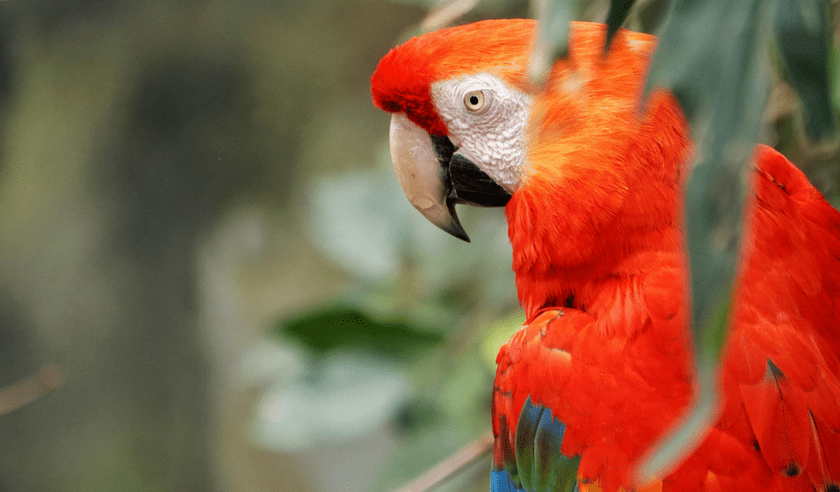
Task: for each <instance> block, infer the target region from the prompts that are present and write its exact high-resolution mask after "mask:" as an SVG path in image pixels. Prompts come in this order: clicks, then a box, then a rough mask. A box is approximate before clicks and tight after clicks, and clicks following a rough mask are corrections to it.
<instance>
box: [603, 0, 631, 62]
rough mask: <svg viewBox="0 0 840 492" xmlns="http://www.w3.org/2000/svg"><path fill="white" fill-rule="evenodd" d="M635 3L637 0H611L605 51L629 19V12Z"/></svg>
mask: <svg viewBox="0 0 840 492" xmlns="http://www.w3.org/2000/svg"><path fill="white" fill-rule="evenodd" d="M634 3H636V0H611V1H610V12H609V14H607V42H606V44H605V45H604V50H605V51H606V50H607V49H609V47H610V43H612V39H613V36H615V33H616V32H617V31H618V29H619V28H620V27H621V25H622V24H623V23H624V20H625V19H627V16H628V14H630V9H631V8H632V7H633V4H634Z"/></svg>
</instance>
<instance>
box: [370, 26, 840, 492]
mask: <svg viewBox="0 0 840 492" xmlns="http://www.w3.org/2000/svg"><path fill="white" fill-rule="evenodd" d="M534 27H535V24H534V23H533V21H522V20H510V21H505V20H502V21H485V22H482V23H476V24H472V25H468V26H460V27H456V28H451V29H446V30H443V31H439V32H437V33H432V34H429V35H425V36H422V37H419V38H414V39H412V40H410V41H408V42H407V43H405V44H404V45H402V46H401V47H398V48H395V49H394V50H392V51H391V52H390V53H389V54H388V55H386V57H385V58H383V60H382V61H381V62H380V65H379V67H378V68H377V71H376V73H375V74H374V76H373V78H372V86H373V97H374V102H375V104H376V105H377V106H379V107H380V108H383V109H385V110H387V111H392V112H397V111H402V112H405V113H406V114H407V115H408V117H409V118H410V119H411V120H412V121H414V122H415V123H417V124H418V125H420V126H421V127H423V128H425V129H426V130H427V131H429V133H431V134H438V135H444V134H446V133H447V130H446V127H445V125H443V123H442V122H441V121H440V119H439V117H438V116H437V113H436V111H435V108H434V104H433V101H432V100H431V95H430V87H431V84H432V83H434V82H436V81H438V80H443V79H446V78H452V77H457V76H459V75H462V74H468V73H479V72H486V73H492V74H495V75H497V76H499V77H501V78H503V79H504V80H505V81H507V82H508V83H509V84H511V85H512V86H514V87H518V88H520V89H521V90H524V91H528V92H530V93H532V94H534V96H535V103H534V109H533V111H532V117H531V122H530V130H529V131H530V133H529V135H528V137H529V148H528V160H527V165H526V169H525V173H526V175H525V176H524V177H523V179H522V184H521V186H520V187H519V189H518V190H516V192H515V193H513V196H512V198H511V199H510V201H509V202H508V205H507V208H506V215H507V218H508V226H509V230H508V233H509V237H510V241H511V244H512V246H513V269H514V271H515V273H516V285H517V289H518V294H519V298H520V302H521V303H522V305H523V306H524V307H525V310H526V315H527V317H528V318H529V321H528V322H527V323H526V324H525V325H524V326H523V328H522V329H521V330H520V331H519V332H517V333H516V334H515V335H514V336H513V337H512V338H511V339H510V340H509V341H508V342H507V344H505V345H504V346H503V347H502V348H501V350H500V352H499V355H498V358H497V363H498V370H497V375H496V383H495V387H494V397H493V430H494V433H495V435H496V446H495V448H494V457H493V461H494V466H496V467H497V468H501V467H504V466H505V465H511V464H515V459H516V452H515V449H514V448H515V447H516V446H517V445H518V443H517V440H516V436H515V435H514V434H515V433H516V431H517V424H518V419H519V418H520V412H521V409H522V408H523V405H524V404H525V402H526V400H528V399H529V398H530V403H531V404H533V405H536V406H542V407H545V408H548V409H550V410H551V415H552V416H553V417H554V418H557V419H559V420H560V421H561V422H562V423H563V424H565V430H564V433H563V437H562V446H561V452H562V454H563V455H564V456H566V457H569V458H572V457H575V456H579V457H580V463H579V467H578V475H577V477H578V481H579V483H580V484H581V490H591V489H592V487H594V486H597V487H599V488H600V489H601V490H603V491H607V492H612V491H615V490H619V489H620V488H623V489H625V490H630V489H632V488H634V487H636V486H637V485H639V484H634V483H633V482H632V478H631V477H632V472H633V470H634V467H635V466H636V465H637V464H638V463H639V461H640V459H641V458H642V457H643V455H644V453H645V452H646V451H647V450H649V449H650V447H651V446H652V445H654V444H655V443H656V442H657V440H658V439H660V438H661V437H663V435H664V434H665V433H666V432H667V431H668V430H669V429H671V428H672V427H673V425H674V424H675V423H676V421H677V419H678V418H679V417H680V416H681V415H683V413H684V412H685V410H686V409H687V406H688V404H689V402H690V400H691V398H692V387H693V377H694V376H693V374H692V372H691V367H692V366H691V364H690V361H691V357H692V355H691V350H692V348H691V347H692V345H691V342H690V329H689V326H688V312H687V306H688V295H687V275H686V255H685V239H684V232H683V211H682V194H683V188H684V184H685V183H684V181H685V175H686V173H687V172H689V168H688V163H689V161H690V159H689V158H690V152H691V142H690V139H689V128H688V125H687V123H686V121H685V119H684V117H683V115H682V112H681V110H680V108H679V105H678V104H677V102H676V100H675V99H674V97H673V96H672V95H670V94H668V93H664V92H659V93H656V94H654V95H653V96H652V97H651V98H650V100H649V101H647V102H646V103H645V104H642V103H641V99H640V98H641V94H642V85H643V81H644V77H645V73H646V71H647V68H648V64H649V61H650V56H651V54H652V52H653V49H654V45H655V39H654V38H653V37H652V36H649V35H645V34H638V33H630V32H627V31H619V33H618V34H617V35H616V37H615V39H614V41H613V43H612V45H611V47H610V50H609V52H608V54H607V55H606V56H604V54H603V47H604V40H605V33H606V29H605V27H604V26H602V25H597V24H587V23H573V25H572V31H571V39H570V51H569V57H568V58H567V59H565V60H561V61H558V62H557V63H556V64H555V66H554V67H553V70H552V72H551V75H550V77H549V79H548V81H547V82H546V84H545V85H544V86H543V87H541V88H534V87H530V86H529V85H528V82H527V77H526V75H525V69H526V67H527V60H528V56H529V54H530V46H531V41H532V38H533V29H534ZM744 224H745V231H744V234H743V246H742V254H741V262H740V271H739V276H738V279H737V284H736V292H735V298H734V299H735V310H734V314H733V325H732V328H731V331H730V334H729V336H728V340H727V344H726V349H725V350H726V351H725V356H724V359H723V361H722V371H721V387H720V390H721V396H722V406H721V409H720V413H719V416H718V420H717V422H716V423H715V425H714V426H713V427H712V428H711V429H709V431H708V432H707V433H706V434H705V435H703V436H697V438H698V440H700V442H699V443H698V447H697V449H696V450H695V451H694V452H693V453H692V454H691V455H689V456H688V457H687V458H686V459H685V460H684V461H683V462H682V463H680V464H679V465H678V466H677V467H676V468H675V469H674V470H672V471H671V472H670V474H669V475H668V476H666V477H662V481H661V483H658V484H654V488H655V489H656V490H658V489H659V487H661V489H662V490H664V491H689V490H709V491H712V490H714V491H743V490H747V491H751V490H776V491H783V490H785V491H786V490H818V491H827V492H840V328H838V324H840V213H838V212H837V211H836V210H834V209H833V208H832V207H831V206H830V205H829V204H828V203H827V202H826V201H825V200H824V199H823V197H822V196H821V195H820V194H819V193H818V192H817V191H816V190H815V189H814V188H813V187H812V186H811V185H810V183H808V181H807V179H806V178H805V176H804V175H803V174H802V173H801V172H800V171H799V170H798V169H796V167H795V166H794V165H793V164H791V163H790V162H788V161H787V160H786V159H785V158H784V157H783V156H782V155H780V154H778V153H777V152H775V151H774V150H772V149H770V148H768V147H764V146H759V147H757V149H756V152H755V158H754V172H753V173H752V195H751V198H750V200H749V201H748V204H747V207H746V211H745V222H744ZM514 475H515V472H514Z"/></svg>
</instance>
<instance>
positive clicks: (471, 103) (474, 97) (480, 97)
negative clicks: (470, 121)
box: [464, 91, 484, 112]
mask: <svg viewBox="0 0 840 492" xmlns="http://www.w3.org/2000/svg"><path fill="white" fill-rule="evenodd" d="M464 106H466V108H467V109H468V110H470V111H473V112H475V111H479V110H481V108H483V107H484V91H470V92H467V94H466V95H464Z"/></svg>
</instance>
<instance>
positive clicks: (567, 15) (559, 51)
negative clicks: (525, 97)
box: [528, 0, 578, 85]
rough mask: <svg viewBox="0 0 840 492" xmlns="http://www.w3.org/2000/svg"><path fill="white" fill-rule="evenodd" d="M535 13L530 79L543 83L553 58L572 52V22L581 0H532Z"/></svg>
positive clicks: (529, 68)
mask: <svg viewBox="0 0 840 492" xmlns="http://www.w3.org/2000/svg"><path fill="white" fill-rule="evenodd" d="M531 5H532V9H531V10H532V11H533V15H534V17H535V18H536V19H537V20H538V21H539V25H538V26H537V37H536V39H535V40H534V48H533V51H532V52H531V60H530V65H529V67H528V73H529V76H530V78H531V81H532V82H533V83H535V84H537V85H539V84H542V83H543V82H544V81H545V79H546V78H548V74H549V73H550V72H551V67H552V65H553V64H554V60H556V59H557V58H560V57H565V56H566V55H567V54H568V52H569V23H570V22H571V21H572V20H574V19H575V18H576V17H577V15H576V14H577V11H578V2H577V1H573V0H532V2H531Z"/></svg>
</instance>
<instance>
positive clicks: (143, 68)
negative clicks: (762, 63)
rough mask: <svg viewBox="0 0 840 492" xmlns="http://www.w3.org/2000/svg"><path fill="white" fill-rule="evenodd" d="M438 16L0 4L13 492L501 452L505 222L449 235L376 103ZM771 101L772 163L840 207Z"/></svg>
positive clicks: (497, 5) (7, 425) (357, 472)
mask: <svg viewBox="0 0 840 492" xmlns="http://www.w3.org/2000/svg"><path fill="white" fill-rule="evenodd" d="M433 3H434V2H431V1H422V0H417V1H412V0H400V1H398V0H393V1H383V0H314V1H308V0H274V1H270V0H241V1H237V2H230V1H222V0H170V1H163V0H151V1H146V2H127V1H119V0H76V1H73V2H67V1H62V0H26V1H24V0H0V386H2V388H0V412H2V413H1V414H0V443H2V445H0V491H71V492H73V491H86V492H87V491H191V490H197V491H199V490H200V491H243V492H244V491H290V492H297V491H301V492H304V491H326V492H330V491H368V490H393V489H395V488H397V487H398V486H399V485H401V484H403V483H405V482H407V481H408V480H410V479H411V478H412V477H414V476H416V475H417V474H419V473H421V472H422V471H423V470H426V469H428V468H429V467H430V466H432V465H433V464H434V463H436V462H438V461H439V460H441V459H443V458H444V457H446V456H447V455H449V454H450V453H452V452H454V451H455V450H457V449H458V448H459V447H461V446H463V445H465V444H467V443H469V442H471V441H472V440H473V439H475V438H477V437H478V436H481V435H483V434H486V433H487V432H488V431H489V422H490V420H489V402H490V391H491V387H492V383H491V381H492V376H493V373H494V369H495V368H494V366H495V353H496V351H497V349H498V346H499V345H500V344H501V343H502V342H503V341H504V340H505V339H506V338H507V337H508V336H509V335H510V333H511V332H512V331H513V330H514V329H515V328H516V327H517V326H518V325H519V323H520V322H521V321H522V318H521V311H520V310H519V308H518V305H517V302H516V298H515V291H514V287H513V276H512V273H511V272H510V257H509V255H510V251H509V245H508V243H507V238H506V233H505V226H504V217H503V215H502V212H501V210H480V211H473V210H463V211H462V212H461V214H462V219H463V221H464V224H465V227H466V229H467V230H468V231H469V233H470V236H471V238H472V243H471V244H466V243H462V242H460V241H457V240H455V239H453V238H451V237H449V236H447V235H446V234H443V233H441V232H440V231H438V230H437V229H435V228H434V226H432V225H430V224H428V223H427V222H426V221H425V220H424V219H423V218H422V217H421V216H420V215H419V214H418V213H416V212H415V211H414V210H413V208H412V207H411V206H410V205H409V204H408V202H407V201H406V200H405V199H404V197H403V196H402V193H401V191H400V189H399V186H398V184H397V182H396V180H395V179H394V177H393V176H392V172H391V170H390V162H389V158H388V151H387V133H388V121H389V117H388V115H386V114H384V113H382V112H380V111H377V110H376V109H374V108H373V107H372V106H371V102H370V93H369V86H368V81H369V77H370V74H371V73H372V72H373V70H374V68H375V66H376V63H377V61H378V59H379V58H380V57H381V56H382V55H383V54H384V53H385V52H386V51H387V50H388V49H390V48H391V47H392V46H394V45H395V44H396V43H398V42H400V41H403V40H405V39H406V38H407V37H408V36H409V35H412V34H415V33H417V29H418V27H417V26H418V23H419V22H420V21H421V20H422V19H423V18H424V16H425V15H426V13H427V12H428V10H429V8H430V7H431V5H432V4H433ZM608 3H609V2H607V1H594V2H585V1H582V2H577V4H576V5H577V7H576V8H577V9H578V11H577V14H578V18H580V19H592V20H603V19H604V18H605V15H606V11H607V7H608ZM639 4H640V5H641V6H640V7H638V11H637V12H635V13H634V15H633V16H632V17H631V20H630V21H629V22H630V23H631V27H635V28H640V29H645V30H648V31H650V30H651V29H653V27H654V26H655V24H656V23H657V22H658V21H659V19H660V18H661V16H660V15H659V14H660V13H661V11H662V9H663V5H664V2H656V1H646V2H639ZM832 5H834V4H832ZM527 15H528V5H527V2H525V1H509V2H506V1H500V0H498V1H496V0H492V1H491V0H487V1H484V2H481V3H480V4H479V6H478V7H477V8H476V9H474V10H473V11H472V12H471V13H470V14H468V16H467V17H465V18H464V19H463V20H462V21H468V20H474V19H479V18H485V17H512V16H527ZM832 32H833V39H834V40H835V45H836V39H837V35H836V27H834V28H832ZM831 57H832V65H831V66H832V91H833V92H832V97H833V100H832V104H835V105H836V101H837V94H838V91H837V90H836V87H837V85H836V83H835V81H836V77H834V73H835V70H834V68H833V67H834V66H835V64H834V58H835V51H832V52H831ZM772 83H773V91H772V96H771V100H770V103H769V105H768V107H767V109H766V112H765V115H764V121H765V123H766V125H767V128H768V130H769V131H768V132H767V137H766V140H767V141H769V142H770V143H773V144H776V145H778V146H780V147H782V148H783V150H784V151H785V153H786V154H787V155H788V156H789V157H791V158H792V160H794V161H795V162H797V163H798V164H799V165H800V166H802V167H803V168H804V169H806V170H807V171H808V172H809V174H810V176H811V177H812V179H813V180H814V182H815V183H816V184H817V186H818V187H819V188H820V189H821V190H822V191H824V192H826V193H827V194H828V196H829V197H830V198H833V197H835V196H836V185H837V175H836V174H837V173H836V170H837V168H838V160H837V155H836V145H835V144H832V143H831V142H829V143H825V142H823V143H821V144H820V145H815V144H811V143H808V141H807V140H806V139H805V137H804V136H803V132H802V111H801V108H800V104H799V102H798V99H797V97H796V95H795V93H793V92H792V90H791V89H790V87H789V86H788V84H787V83H786V82H785V80H784V77H783V76H782V75H778V76H777V77H776V78H774V79H773V82H772ZM835 204H836V203H835ZM45 368H46V370H45ZM33 378H34V379H33ZM52 386H57V388H55V389H54V390H51V389H50V388H51V387H52ZM22 395H29V396H30V397H31V399H32V401H31V402H28V403H27V404H25V405H23V406H20V407H19V408H18V407H17V403H20V402H22V401H23V399H24V397H23V396H22ZM487 475H488V464H487V463H486V462H482V463H479V464H478V465H476V466H473V467H470V468H468V469H467V470H466V471H465V472H464V473H462V474H461V475H459V477H458V478H456V479H454V480H452V481H450V482H449V483H447V484H446V485H445V486H444V487H443V488H442V489H441V490H486V488H487Z"/></svg>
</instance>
